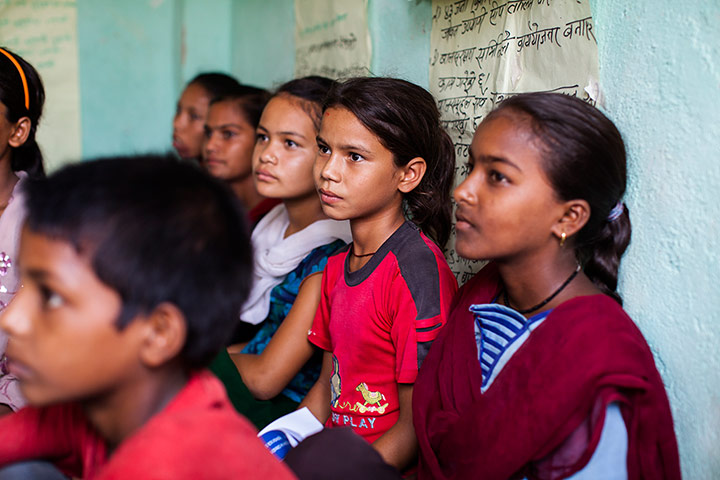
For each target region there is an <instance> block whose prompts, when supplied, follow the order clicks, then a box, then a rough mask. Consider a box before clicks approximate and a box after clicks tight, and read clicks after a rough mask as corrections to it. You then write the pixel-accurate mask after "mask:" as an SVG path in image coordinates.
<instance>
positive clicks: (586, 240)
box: [488, 93, 632, 304]
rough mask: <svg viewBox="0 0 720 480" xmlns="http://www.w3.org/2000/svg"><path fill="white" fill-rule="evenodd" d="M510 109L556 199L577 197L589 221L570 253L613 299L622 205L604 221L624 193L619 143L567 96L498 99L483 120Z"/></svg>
mask: <svg viewBox="0 0 720 480" xmlns="http://www.w3.org/2000/svg"><path fill="white" fill-rule="evenodd" d="M500 113H506V114H507V113H511V114H514V115H515V116H517V118H518V121H520V122H523V121H527V122H528V123H529V126H530V129H531V132H532V133H533V134H534V135H535V137H536V138H537V139H538V140H539V143H540V144H541V148H542V150H543V151H544V155H543V163H544V165H543V169H544V171H545V173H546V175H547V177H548V179H549V180H550V182H551V184H552V186H553V188H554V189H555V192H556V194H557V195H558V197H559V198H560V200H562V201H567V200H572V199H583V200H585V201H586V202H588V204H589V205H590V219H589V220H588V222H587V223H586V224H585V226H584V227H583V228H582V229H581V230H580V231H579V232H578V233H577V234H576V235H575V238H574V243H573V244H574V248H575V254H576V256H577V258H578V260H579V261H580V263H581V265H583V269H584V272H585V274H586V275H587V276H588V278H590V280H592V282H593V283H594V284H595V285H596V286H597V287H598V288H599V289H600V290H601V291H602V292H603V293H606V294H607V295H610V296H611V297H613V298H614V299H615V300H617V301H618V303H620V304H622V299H621V298H620V295H618V293H617V283H618V269H619V267H620V259H621V257H622V255H623V253H625V250H626V249H627V246H628V244H629V243H630V235H631V232H632V227H631V225H630V216H629V212H628V209H627V206H625V205H624V209H623V212H622V214H621V215H620V217H618V218H616V219H615V220H613V221H609V220H608V214H609V213H610V210H612V208H613V207H614V206H615V205H616V204H617V203H618V202H620V201H622V198H623V195H624V194H625V188H626V184H627V160H626V153H625V143H624V142H623V139H622V136H621V135H620V132H619V131H618V129H617V128H616V127H615V125H614V124H613V122H612V121H610V119H608V118H607V117H606V116H605V115H604V114H603V113H602V112H601V111H600V110H598V109H597V108H595V107H593V106H592V105H590V104H588V103H586V102H584V101H582V100H580V99H578V98H576V97H572V96H569V95H562V94H557V93H526V94H521V95H515V96H512V97H510V98H508V99H506V100H504V101H503V102H502V103H501V104H500V105H499V107H498V108H497V109H496V110H494V111H493V112H492V113H491V114H490V115H489V116H488V118H491V117H493V116H496V115H498V114H500Z"/></svg>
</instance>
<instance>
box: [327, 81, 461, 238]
mask: <svg viewBox="0 0 720 480" xmlns="http://www.w3.org/2000/svg"><path fill="white" fill-rule="evenodd" d="M331 107H342V108H346V109H347V110H349V111H350V112H352V114H353V115H355V116H356V117H357V118H358V120H360V122H362V124H363V125H364V126H365V127H366V128H367V129H368V130H370V131H371V132H372V133H373V134H375V136H377V138H378V140H379V141H380V143H382V144H383V146H385V148H387V149H388V150H389V151H390V152H391V153H392V154H393V157H394V160H395V164H396V165H397V166H398V167H403V166H405V165H407V164H408V163H409V162H410V160H412V159H413V158H417V157H421V158H422V159H424V160H425V164H426V170H425V175H424V177H423V179H422V180H421V182H420V184H419V185H418V186H417V187H415V189H414V190H412V191H411V192H409V193H406V194H405V195H404V203H405V213H406V215H407V217H408V218H409V219H410V220H412V221H413V222H414V223H415V224H416V225H418V226H419V227H420V229H421V230H422V231H423V232H424V233H425V234H426V235H427V236H428V237H430V238H432V240H433V241H434V242H435V243H437V244H438V245H439V246H440V247H443V246H444V245H445V243H446V242H447V240H448V237H449V236H450V228H451V215H452V205H451V202H450V190H451V188H452V182H453V176H454V172H455V148H454V146H453V143H452V141H451V140H450V137H449V136H448V135H447V133H445V131H444V130H443V128H442V126H441V125H440V112H439V111H438V108H437V104H436V103H435V99H434V98H433V96H432V95H431V94H430V93H429V92H428V91H427V90H425V89H424V88H422V87H419V86H417V85H415V84H413V83H410V82H407V81H405V80H400V79H397V78H381V77H377V78H351V79H349V80H346V81H345V82H343V83H340V84H338V85H337V86H336V87H335V88H333V89H332V90H331V91H330V93H329V94H328V97H327V98H326V100H325V104H324V105H323V110H326V109H328V108H331Z"/></svg>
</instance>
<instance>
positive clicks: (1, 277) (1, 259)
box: [0, 172, 27, 410]
mask: <svg viewBox="0 0 720 480" xmlns="http://www.w3.org/2000/svg"><path fill="white" fill-rule="evenodd" d="M15 173H16V175H17V176H18V177H20V180H19V181H18V182H17V183H16V184H15V188H14V189H13V192H12V195H10V200H9V201H8V205H7V207H6V208H5V211H4V212H3V214H2V215H1V216H0V315H1V314H2V313H1V312H2V311H3V310H4V309H5V307H6V306H7V304H8V302H10V300H11V299H12V297H13V295H14V294H15V292H16V291H17V289H18V287H19V278H18V272H17V268H16V266H15V260H16V259H17V253H18V248H19V247H20V231H21V230H22V225H23V222H24V220H25V214H26V211H25V201H24V195H23V193H22V188H23V185H24V184H25V182H26V178H27V174H26V173H25V172H15ZM6 345H7V335H6V334H5V332H3V331H2V330H0V404H5V405H9V406H10V408H12V409H13V410H17V409H19V408H21V407H22V406H23V405H24V404H25V401H24V400H23V398H22V395H21V394H20V389H19V387H18V381H17V379H16V378H15V377H14V376H12V375H10V374H9V373H8V372H7V369H6V365H5V364H6V361H5V346H6Z"/></svg>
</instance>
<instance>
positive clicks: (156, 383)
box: [85, 365, 188, 453]
mask: <svg viewBox="0 0 720 480" xmlns="http://www.w3.org/2000/svg"><path fill="white" fill-rule="evenodd" d="M168 367H169V366H168ZM174 367H175V368H166V369H165V371H164V372H152V373H150V372H149V371H147V372H143V373H142V374H140V376H141V377H142V378H138V379H137V381H135V382H134V383H133V384H131V385H127V386H125V387H124V388H122V389H119V390H117V391H115V392H114V393H113V394H110V395H108V396H105V397H103V398H101V399H98V400H95V401H93V402H92V403H91V404H88V405H85V412H86V415H87V418H88V420H89V421H90V423H91V424H92V425H93V426H94V427H95V429H96V430H97V431H98V433H100V435H101V436H102V437H103V438H104V439H105V441H106V442H107V445H108V453H110V452H112V451H113V450H115V449H116V448H117V447H118V446H119V445H120V444H121V443H122V442H123V441H124V440H125V439H126V438H128V437H129V436H130V435H132V434H133V433H135V432H136V431H137V430H139V429H140V428H142V426H143V425H145V424H146V423H147V422H148V421H149V420H150V419H151V418H152V417H153V416H155V415H156V414H157V413H159V412H160V411H161V410H162V409H164V408H165V407H166V406H167V404H168V403H170V401H171V400H172V399H173V398H175V396H176V395H177V394H178V393H179V392H180V391H181V390H182V389H183V388H184V387H185V385H186V384H187V381H188V377H187V375H186V374H185V373H184V372H183V371H182V370H181V369H180V368H178V367H177V365H174Z"/></svg>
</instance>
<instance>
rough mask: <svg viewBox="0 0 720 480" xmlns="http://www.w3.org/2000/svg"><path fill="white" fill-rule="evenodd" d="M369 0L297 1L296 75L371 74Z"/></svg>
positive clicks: (350, 75) (348, 75) (339, 75)
mask: <svg viewBox="0 0 720 480" xmlns="http://www.w3.org/2000/svg"><path fill="white" fill-rule="evenodd" d="M370 54H371V44H370V32H369V30H368V23H367V0H295V76H296V77H304V76H306V75H322V76H325V77H329V78H332V79H340V78H347V77H353V76H361V75H367V74H368V72H369V71H370Z"/></svg>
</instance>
